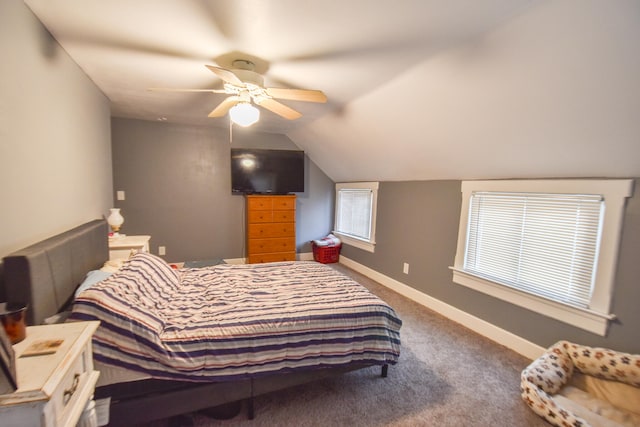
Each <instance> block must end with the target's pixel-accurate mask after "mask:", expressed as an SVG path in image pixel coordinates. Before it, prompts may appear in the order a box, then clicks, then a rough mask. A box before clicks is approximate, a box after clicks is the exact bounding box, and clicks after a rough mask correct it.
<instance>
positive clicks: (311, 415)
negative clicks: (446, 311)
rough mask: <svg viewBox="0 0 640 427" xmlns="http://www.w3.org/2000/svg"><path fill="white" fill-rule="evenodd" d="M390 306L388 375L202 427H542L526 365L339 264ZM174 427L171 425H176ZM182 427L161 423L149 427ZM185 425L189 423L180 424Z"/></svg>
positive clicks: (197, 419)
mask: <svg viewBox="0 0 640 427" xmlns="http://www.w3.org/2000/svg"><path fill="white" fill-rule="evenodd" d="M332 266H334V267H335V268H336V269H338V270H340V271H342V272H344V273H345V274H348V275H350V276H352V277H354V278H355V279H356V280H357V281H359V282H360V283H362V284H363V285H364V286H366V287H367V288H369V289H370V290H371V291H372V292H373V293H375V294H376V295H378V296H380V297H381V298H382V299H384V300H385V301H386V302H387V303H389V304H390V305H391V306H392V307H393V308H394V309H395V310H396V312H397V313H398V315H399V317H400V318H401V319H402V321H403V326H402V329H401V331H400V333H401V339H402V350H401V351H402V354H401V356H400V361H399V362H398V364H397V365H394V366H390V367H389V376H388V377H387V378H381V377H380V368H375V367H374V368H367V369H363V370H361V371H356V372H351V373H349V374H346V375H344V376H342V377H339V378H332V379H326V380H321V381H317V382H314V383H311V384H306V385H303V386H297V387H294V388H291V389H287V390H284V391H279V392H274V393H271V394H267V395H263V396H258V397H256V398H255V411H256V418H255V419H254V420H251V421H250V420H248V419H247V415H246V408H243V410H242V412H241V413H240V414H238V415H237V416H235V417H234V418H232V419H229V420H214V419H211V418H208V417H206V416H204V415H201V414H195V415H189V416H188V417H186V418H185V419H183V421H187V422H189V423H193V425H195V426H197V427H207V426H224V427H236V426H251V427H262V426H300V427H302V426H352V427H355V426H547V425H548V424H546V422H545V421H543V420H542V419H541V418H539V417H538V416H536V415H535V414H534V413H533V412H532V411H531V410H530V409H529V408H528V407H527V406H526V405H525V404H524V403H523V402H522V401H521V399H520V392H519V385H520V372H521V371H522V369H523V368H524V367H526V366H527V365H528V364H529V360H528V359H526V358H525V357H522V356H520V355H518V354H517V353H515V352H513V351H511V350H509V349H507V348H505V347H503V346H501V345H499V344H496V343H494V342H493V341H490V340H488V339H486V338H484V337H482V336H480V335H478V334H476V333H475V332H472V331H470V330H468V329H466V328H464V327H462V326H460V325H459V324H457V323H455V322H452V321H450V320H448V319H446V318H444V317H443V316H441V315H439V314H437V313H434V312H433V311H431V310H429V309H427V308H425V307H423V306H421V305H419V304H417V303H414V302H413V301H411V300H409V299H407V298H405V297H403V296H401V295H398V294H397V293H395V292H393V291H391V290H389V289H388V288H386V287H384V286H382V285H380V284H378V283H376V282H374V281H372V280H370V279H368V278H367V277H365V276H363V275H361V274H359V273H357V272H354V271H353V270H350V269H349V268H347V267H344V266H342V265H339V264H332ZM174 421H175V420H174ZM169 425H180V424H179V423H175V422H174V423H170V421H169V420H162V421H158V422H154V423H150V424H148V425H147V426H148V427H164V426H169ZM185 425H188V424H185Z"/></svg>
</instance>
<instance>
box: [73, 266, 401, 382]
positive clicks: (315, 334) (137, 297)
mask: <svg viewBox="0 0 640 427" xmlns="http://www.w3.org/2000/svg"><path fill="white" fill-rule="evenodd" d="M70 318H71V320H74V319H75V320H99V321H101V325H100V327H99V328H98V331H97V333H96V334H95V335H94V339H93V351H94V358H95V359H97V360H99V361H101V362H103V363H107V364H111V365H116V366H121V367H125V368H127V369H132V370H135V371H139V372H144V373H147V374H149V375H151V376H153V377H156V378H162V379H179V380H188V381H209V380H211V379H234V378H242V377H251V376H258V375H261V374H267V373H275V372H287V371H295V370H299V369H309V368H313V367H328V366H340V365H346V364H349V363H352V362H363V363H371V364H380V365H382V364H394V363H396V362H397V360H398V357H399V355H400V332H399V331H400V326H401V324H402V322H401V321H400V319H399V318H398V317H397V315H396V314H395V312H394V311H393V309H392V308H391V307H389V306H388V305H387V304H386V303H385V302H384V301H382V300H381V299H379V298H378V297H376V296H375V295H373V294H372V293H371V292H369V291H368V290H367V289H366V288H364V287H363V286H361V285H360V284H358V283H356V282H354V281H353V280H352V279H350V278H349V277H347V276H345V275H343V274H341V273H339V272H337V271H335V270H334V269H332V268H331V267H328V266H326V265H324V264H319V263H316V262H283V263H270V264H252V265H228V264H222V265H217V266H212V267H205V268H194V269H182V270H173V269H171V268H170V267H169V266H168V265H167V264H166V263H165V262H164V261H163V260H162V259H160V258H158V257H155V256H153V255H150V254H138V255H135V256H134V257H132V258H131V259H130V260H129V261H128V262H127V263H126V264H125V265H124V266H123V267H122V268H121V269H120V270H119V271H118V272H117V273H115V274H113V275H112V276H110V277H109V278H107V279H106V280H103V281H102V282H99V283H98V284H96V285H94V286H93V287H91V288H89V289H87V290H85V291H83V292H82V293H80V295H78V297H77V298H76V301H75V302H74V306H73V312H72V314H71V317H70Z"/></svg>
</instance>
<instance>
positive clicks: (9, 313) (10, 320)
mask: <svg viewBox="0 0 640 427" xmlns="http://www.w3.org/2000/svg"><path fill="white" fill-rule="evenodd" d="M26 312H27V305H26V304H24V303H18V302H1V303H0V321H2V326H3V327H4V330H5V332H6V333H7V335H8V336H9V340H10V341H11V344H16V343H19V342H20V341H22V340H23V339H25V337H26V336H27V328H26V325H25V315H26Z"/></svg>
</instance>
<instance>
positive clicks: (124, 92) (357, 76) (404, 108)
mask: <svg viewBox="0 0 640 427" xmlns="http://www.w3.org/2000/svg"><path fill="white" fill-rule="evenodd" d="M25 2H26V3H27V5H28V6H29V7H30V8H31V9H32V11H33V12H34V13H35V14H36V16H37V17H38V18H39V19H40V20H41V21H42V23H43V24H44V25H45V26H46V27H47V29H48V30H49V31H50V32H51V33H52V34H53V36H54V37H55V38H56V40H57V41H58V42H59V43H60V44H61V45H62V46H63V47H64V49H65V50H66V51H67V52H68V53H69V55H70V56H71V57H72V58H73V59H74V60H75V62H77V63H78V65H79V66H80V67H81V68H82V69H83V70H84V71H85V72H86V73H87V75H88V76H89V77H90V78H91V79H92V80H93V81H94V82H95V84H96V85H97V86H98V87H99V88H100V89H101V90H102V91H103V92H104V93H105V95H106V96H107V97H108V98H109V99H110V101H111V108H112V115H113V116H116V117H129V118H137V119H144V120H162V121H168V122H175V123H184V124H191V125H198V126H216V127H225V128H226V127H228V126H229V122H228V119H226V118H216V119H212V118H208V117H207V115H208V113H209V112H210V111H211V110H212V109H213V108H214V107H215V106H216V105H218V104H219V103H220V102H221V101H222V100H223V99H224V98H225V96H226V95H223V94H216V93H180V92H158V91H149V90H148V89H149V88H151V87H165V88H194V89H205V88H207V89H210V88H212V89H219V88H221V87H222V82H221V80H220V79H219V78H218V77H216V75H214V74H213V73H211V72H210V71H209V70H208V69H207V68H206V67H205V65H206V64H209V65H221V66H225V65H226V64H225V63H224V61H225V58H227V59H228V58H229V55H231V56H234V55H236V54H237V55H241V54H239V53H237V52H241V53H244V54H249V55H252V56H256V57H259V58H261V59H262V60H264V61H266V63H267V65H268V69H267V70H266V72H265V73H264V77H265V84H266V85H267V86H273V87H289V88H305V89H320V90H322V91H323V92H325V94H326V95H327V97H328V102H327V103H326V104H315V103H306V102H300V101H282V102H283V103H284V104H286V105H288V106H290V107H292V108H294V109H296V110H298V111H300V112H301V113H302V114H303V116H302V118H300V119H298V120H294V121H290V120H285V119H283V118H281V117H279V116H277V115H275V114H273V113H271V112H269V111H266V110H262V117H261V120H260V122H259V123H258V124H256V125H254V129H255V130H256V131H262V132H271V133H281V134H285V135H287V136H288V137H289V138H291V139H292V140H293V141H294V142H295V143H296V144H297V145H298V146H299V147H301V148H302V149H304V150H305V151H306V152H307V154H308V155H309V156H310V157H311V158H312V159H313V160H314V161H315V162H316V163H317V164H318V165H319V166H320V167H321V168H322V169H323V170H324V171H325V172H326V173H327V174H328V175H329V176H330V177H331V178H332V179H333V180H334V181H355V180H422V179H470V178H505V177H562V176H571V177H580V176H640V161H638V160H637V159H639V158H640V148H639V146H640V141H639V139H640V138H639V136H640V127H639V126H640V120H638V119H640V81H639V77H638V76H640V53H639V52H640V50H638V48H637V40H640V3H639V2H637V1H635V0H614V1H613V2H601V1H599V0H482V1H469V0H447V1H441V0H399V1H389V0H322V1H320V0H318V1H300V0H210V1H204V0H201V1H197V0H163V1H157V0H110V1H102V0H25Z"/></svg>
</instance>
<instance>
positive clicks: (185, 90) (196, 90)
mask: <svg viewBox="0 0 640 427" xmlns="http://www.w3.org/2000/svg"><path fill="white" fill-rule="evenodd" d="M147 90H151V91H154V92H211V93H227V91H225V90H224V89H180V88H171V87H150V88H148V89H147Z"/></svg>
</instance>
